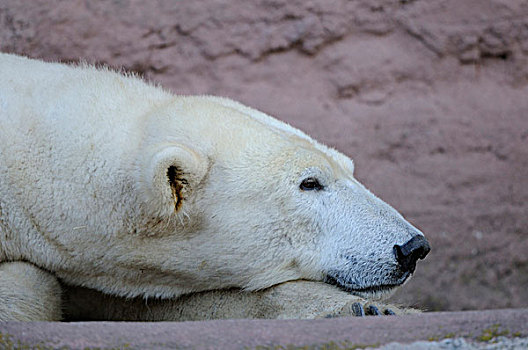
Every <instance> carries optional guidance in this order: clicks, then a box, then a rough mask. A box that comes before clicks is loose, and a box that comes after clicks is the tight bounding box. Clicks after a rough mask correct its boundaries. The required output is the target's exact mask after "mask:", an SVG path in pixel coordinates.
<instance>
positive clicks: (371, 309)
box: [365, 305, 382, 316]
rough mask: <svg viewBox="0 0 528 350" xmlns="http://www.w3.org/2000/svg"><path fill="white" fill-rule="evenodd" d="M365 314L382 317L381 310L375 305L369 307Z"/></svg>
mask: <svg viewBox="0 0 528 350" xmlns="http://www.w3.org/2000/svg"><path fill="white" fill-rule="evenodd" d="M365 313H366V314H367V315H372V316H381V315H382V314H381V312H380V311H379V309H378V308H377V307H375V306H374V305H369V306H368V307H367V310H365Z"/></svg>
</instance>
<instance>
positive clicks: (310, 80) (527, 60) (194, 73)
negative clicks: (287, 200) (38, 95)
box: [0, 0, 528, 310]
mask: <svg viewBox="0 0 528 350" xmlns="http://www.w3.org/2000/svg"><path fill="white" fill-rule="evenodd" d="M0 50H2V51H4V52H14V53H20V54H26V55H29V56H31V57H38V58H44V59H47V60H60V61H64V62H78V61H79V60H85V61H87V62H92V63H98V64H106V65H110V66H112V67H124V69H125V70H127V71H133V72H137V73H139V74H141V75H144V76H145V77H146V78H147V79H150V80H152V81H155V82H159V83H161V84H162V85H163V86H165V87H167V88H169V89H171V90H172V91H174V92H176V93H181V94H201V93H207V94H215V95H224V96H229V97H231V98H234V99H237V100H240V101H242V102H244V103H246V104H249V105H252V106H254V107H257V108H259V109H261V110H263V111H265V112H267V113H269V114H272V115H274V116H276V117H278V118H280V119H282V120H285V121H287V122H289V123H291V124H292V125H294V126H296V127H299V128H301V129H302V130H304V131H306V132H308V133H309V134H311V135H313V136H314V137H315V138H317V139H319V140H321V141H323V142H325V143H327V144H329V145H331V146H334V147H336V148H337V149H339V150H341V151H342V152H344V153H346V154H347V155H349V156H351V157H352V158H353V159H354V160H355V163H356V169H357V178H359V179H360V180H361V181H362V182H364V183H365V184H366V185H367V186H368V187H370V188H371V189H372V190H373V192H375V193H376V194H378V195H379V196H380V197H381V198H383V199H384V200H386V201H388V202H389V203H391V204H392V205H394V206H395V207H396V208H397V209H398V210H400V211H401V212H402V213H403V214H404V215H405V216H406V217H407V218H408V219H409V220H410V221H412V222H413V223H415V224H416V225H417V226H418V227H420V228H421V229H422V230H423V231H424V232H425V234H426V235H427V237H428V238H429V239H430V242H431V245H432V247H433V250H432V252H431V254H430V255H429V256H428V257H427V259H426V260H425V261H424V262H422V263H420V264H419V266H418V269H417V272H416V276H415V277H414V279H413V280H412V281H411V282H410V283H408V284H407V285H406V286H405V287H404V288H402V289H401V291H400V292H398V294H397V295H396V296H395V297H394V298H393V300H395V301H399V302H404V303H407V304H411V305H414V306H420V307H424V308H426V309H428V310H465V309H490V308H505V307H526V306H528V254H527V253H526V252H527V251H528V239H527V237H528V221H527V217H528V215H527V214H528V87H527V83H528V2H526V1H524V0H490V1H486V2H482V1H479V0H463V1H460V0H438V1H418V0H417V1H411V0H406V1H403V0H401V1H389V0H387V1H383V0H373V1H367V0H356V1H345V0H332V1H305V0H288V1H286V0H260V1H251V2H250V1H243V0H234V1H229V2H226V1H185V2H183V1H181V2H176V1H161V0H160V1H152V2H150V1H149V2H145V1H140V0H130V1H111V2H110V1H106V2H93V1H80V0H74V1H58V0H55V1H52V0H35V1H18V0H3V1H1V2H0Z"/></svg>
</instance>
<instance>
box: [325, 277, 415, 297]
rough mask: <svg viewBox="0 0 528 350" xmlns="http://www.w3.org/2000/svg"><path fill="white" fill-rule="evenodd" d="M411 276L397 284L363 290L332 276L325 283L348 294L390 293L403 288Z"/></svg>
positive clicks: (403, 278)
mask: <svg viewBox="0 0 528 350" xmlns="http://www.w3.org/2000/svg"><path fill="white" fill-rule="evenodd" d="M410 276H411V273H406V274H404V275H403V276H402V277H401V278H400V279H399V280H398V282H396V283H387V284H379V285H374V286H368V287H361V288H355V287H352V286H350V285H347V284H346V282H345V283H342V282H340V281H339V280H338V279H337V278H335V277H333V276H331V275H326V277H325V283H328V284H332V285H335V286H337V287H339V288H340V289H342V290H343V291H345V292H348V293H375V292H388V291H391V290H393V289H394V288H396V287H399V286H401V285H402V284H403V283H404V282H405V281H406V280H407V279H408V278H409V277H410Z"/></svg>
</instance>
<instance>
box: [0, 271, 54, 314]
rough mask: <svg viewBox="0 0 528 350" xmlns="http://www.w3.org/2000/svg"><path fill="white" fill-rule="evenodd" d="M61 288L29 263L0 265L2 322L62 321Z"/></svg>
mask: <svg viewBox="0 0 528 350" xmlns="http://www.w3.org/2000/svg"><path fill="white" fill-rule="evenodd" d="M61 295H62V292H61V286H60V284H59V282H58V281H57V279H56V278H55V277H54V276H53V275H51V274H50V273H49V272H46V271H44V270H41V269H39V268H38V267H36V266H34V265H32V264H28V263H26V262H5V263H0V321H59V320H60V319H61V317H62V310H61V309H62V307H61Z"/></svg>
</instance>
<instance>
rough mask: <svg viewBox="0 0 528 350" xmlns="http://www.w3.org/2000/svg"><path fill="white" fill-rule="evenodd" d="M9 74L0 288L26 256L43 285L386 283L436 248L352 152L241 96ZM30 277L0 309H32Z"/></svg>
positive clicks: (355, 287) (0, 116) (171, 290)
mask: <svg viewBox="0 0 528 350" xmlns="http://www.w3.org/2000/svg"><path fill="white" fill-rule="evenodd" d="M0 76H1V77H2V80H1V82H0V126H1V127H0V145H1V147H2V152H1V154H0V262H4V264H3V269H2V271H3V270H6V269H7V270H9V271H11V275H9V273H4V274H1V273H0V293H1V292H2V291H3V292H4V293H6V290H9V288H10V287H9V286H6V284H5V283H7V282H6V281H12V280H13V277H12V274H13V271H15V280H16V279H17V278H16V276H17V273H18V272H17V271H21V272H20V280H24V278H25V277H27V273H28V272H26V270H27V268H28V267H27V266H25V265H28V264H27V263H31V264H32V265H34V266H36V267H38V268H39V271H42V274H43V276H41V277H42V280H46V279H51V281H48V282H46V283H45V284H46V285H47V286H48V287H49V290H50V292H49V293H48V295H50V294H51V295H53V294H54V293H55V294H57V293H58V290H59V288H60V287H59V286H58V285H54V282H53V280H54V279H55V278H58V279H60V280H61V281H62V282H63V283H65V284H67V285H71V286H83V287H89V288H93V289H96V290H99V291H101V292H103V293H106V294H112V295H117V296H125V297H136V296H141V297H145V298H148V297H159V298H175V297H178V296H180V295H183V294H187V293H192V292H200V291H206V290H219V289H228V288H242V289H245V290H247V291H255V290H260V289H264V288H267V287H270V286H273V285H276V284H279V283H281V282H285V281H292V280H300V279H304V280H312V281H326V282H328V283H331V284H335V285H338V286H339V287H341V288H342V289H344V290H347V291H349V292H352V293H354V294H356V295H359V296H363V297H380V296H382V295H384V294H386V293H389V292H391V291H392V290H394V288H395V287H397V286H399V285H401V284H403V283H404V282H405V281H406V280H407V279H408V278H409V277H410V276H411V275H412V273H413V272H414V269H415V266H416V261H417V260H418V259H421V258H424V257H425V255H426V254H427V253H428V251H429V245H428V243H427V241H426V240H425V238H424V236H423V234H422V233H421V232H420V231H418V230H417V229H416V228H414V227H413V226H411V225H410V224H409V223H408V222H407V221H405V219H404V218H403V217H402V216H401V215H400V214H399V213H397V212H396V211H395V210H394V209H393V208H391V207H390V206H389V205H387V204H385V203H384V202H382V201H381V200H380V199H378V198H377V197H375V196H374V195H373V194H371V193H370V192H369V191H368V190H366V189H365V188H364V187H363V186H362V185H361V184H360V183H359V182H357V181H356V180H355V179H354V177H353V163H352V161H351V160H350V159H349V158H347V157H346V156H344V155H343V154H341V153H339V152H337V151H335V150H333V149H330V148H328V147H326V146H324V145H321V144H319V143H317V142H316V141H314V140H312V139H311V138H310V137H308V136H307V135H305V134H303V133H302V132H300V131H298V130H296V129H294V128H292V127H290V126H288V125H286V124H284V123H281V122H279V121H278V120H276V119H273V118H271V117H269V116H267V115H265V114H263V113H261V112H258V111H256V110H254V109H251V108H249V107H246V106H244V105H241V104H239V103H237V102H234V101H231V100H228V99H224V98H219V97H211V96H199V97H182V96H174V95H172V94H170V93H169V92H167V91H164V90H162V89H160V88H157V87H154V86H150V85H147V84H145V83H144V82H143V81H141V80H139V79H136V78H133V77H124V76H122V75H119V74H117V73H114V72H110V71H107V70H96V69H94V68H92V67H71V66H66V65H61V64H52V63H44V62H41V61H36V60H30V59H27V58H23V57H18V56H14V55H7V54H0ZM12 262H26V264H21V263H17V265H15V268H12V266H11V267H10V266H9V265H10V264H13V263H12ZM6 266H7V267H6ZM24 266H25V267H24ZM31 269H32V267H29V270H31ZM31 273H33V272H31ZM10 276H11V277H10ZM3 277H4V278H3ZM9 278H11V280H10V279H9ZM29 280H30V281H33V279H31V278H30V279H29ZM9 283H11V282H9ZM43 283H44V282H43ZM55 283H56V282H55ZM20 284H21V285H22V291H23V290H24V288H25V284H24V283H22V282H21V283H20ZM27 288H28V292H27V293H25V292H21V294H23V295H20V298H19V299H17V297H16V295H15V296H11V298H13V299H8V298H2V299H0V317H1V318H3V319H10V318H19V319H31V318H32V317H25V316H24V313H26V312H27V311H25V310H24V307H21V308H18V309H17V308H16V307H13V305H15V304H16V302H21V303H22V304H23V299H24V298H26V297H27V298H29V299H31V297H30V296H31V288H34V286H32V285H31V283H28V284H27ZM8 300H11V302H8ZM13 300H14V301H13ZM59 302H60V300H59ZM42 307H43V309H46V302H44V303H43V305H42ZM43 312H44V313H45V312H46V311H43ZM39 317H40V318H45V317H43V316H42V315H41V316H39ZM53 318H56V315H51V316H50V317H49V318H48V319H53Z"/></svg>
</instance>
